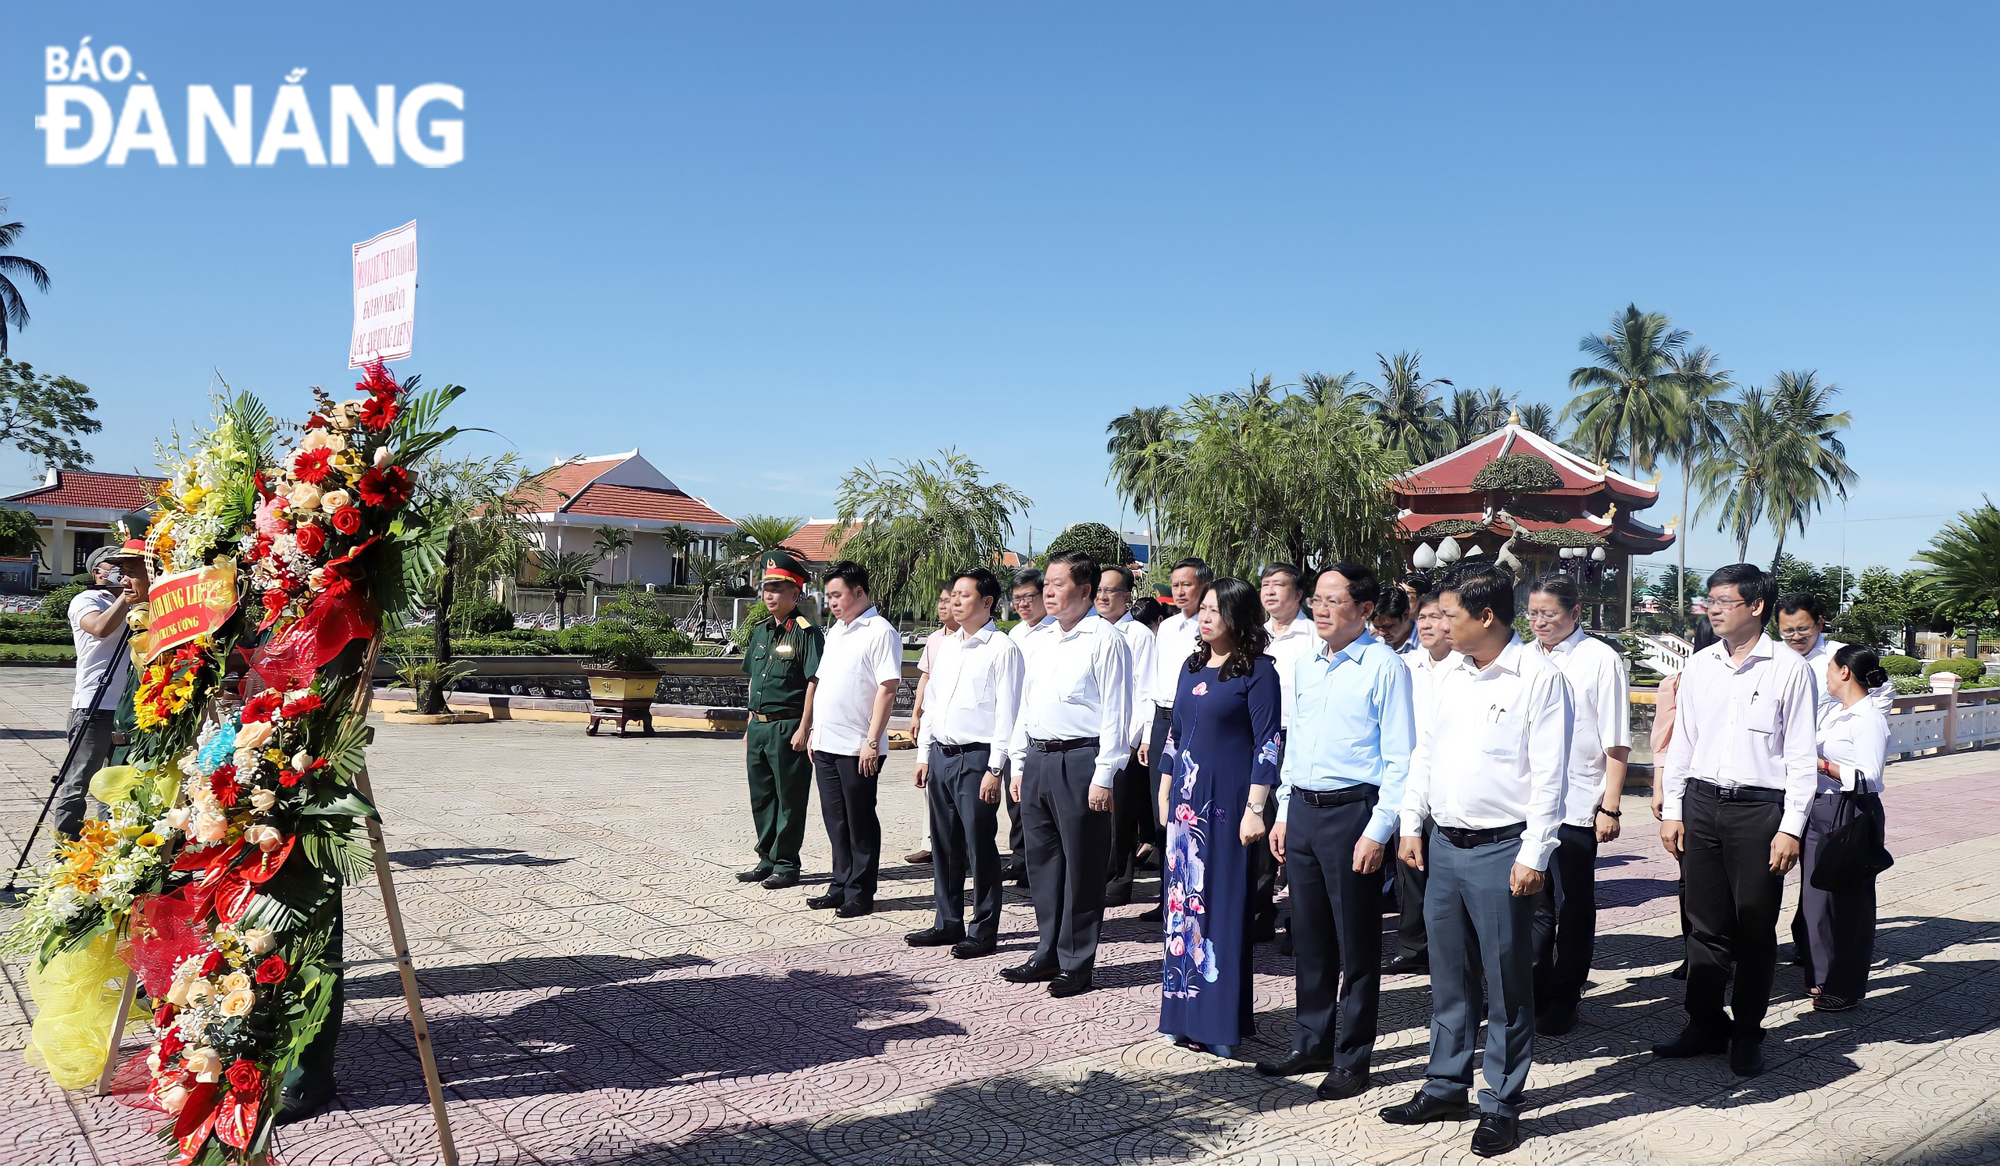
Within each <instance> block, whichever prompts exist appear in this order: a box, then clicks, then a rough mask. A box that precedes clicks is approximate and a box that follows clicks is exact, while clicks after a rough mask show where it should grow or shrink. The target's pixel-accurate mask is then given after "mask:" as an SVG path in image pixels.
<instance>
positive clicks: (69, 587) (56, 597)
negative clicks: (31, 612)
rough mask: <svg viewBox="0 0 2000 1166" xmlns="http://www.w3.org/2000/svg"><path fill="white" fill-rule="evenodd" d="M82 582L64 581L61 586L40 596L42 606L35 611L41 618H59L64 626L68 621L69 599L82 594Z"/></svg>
mask: <svg viewBox="0 0 2000 1166" xmlns="http://www.w3.org/2000/svg"><path fill="white" fill-rule="evenodd" d="M83 590H84V588H83V584H81V583H65V584H63V585H62V586H61V587H58V588H56V589H55V590H53V591H51V592H49V593H48V594H47V595H44V596H42V606H41V608H40V610H39V611H38V612H37V613H36V614H38V615H40V616H41V617H42V618H43V619H59V620H61V621H63V624H64V625H65V626H67V625H68V623H69V601H70V600H72V599H75V598H76V597H77V596H79V595H81V594H83Z"/></svg>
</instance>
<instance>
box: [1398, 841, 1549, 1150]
mask: <svg viewBox="0 0 2000 1166" xmlns="http://www.w3.org/2000/svg"><path fill="white" fill-rule="evenodd" d="M1520 853H1521V840H1520V839H1519V838H1509V839H1506V840H1504V841H1500V842H1489V843H1487V844H1486V845H1484V846H1475V847H1472V848H1471V849H1463V848H1461V847H1458V846H1456V845H1453V844H1452V843H1451V842H1450V841H1448V840H1446V838H1445V837H1444V835H1442V834H1437V835H1435V836H1434V837H1433V838H1432V839H1431V851H1430V868H1431V869H1430V879H1429V881H1428V884H1427V885H1426V886H1425V888H1424V925H1425V929H1426V930H1427V931H1428V932H1429V933H1430V947H1431V1060H1430V1066H1429V1067H1428V1068H1427V1069H1425V1071H1424V1074H1425V1076H1426V1077H1427V1078H1428V1080H1426V1081H1425V1082H1424V1092H1426V1093H1430V1094H1433V1095H1434V1096H1438V1097H1448V1098H1457V1097H1463V1096H1465V1094H1466V1092H1467V1091H1468V1090H1470V1089H1471V1088H1472V1048H1473V1042H1474V1041H1475V1040H1476V1039H1478V1036H1479V1013H1478V1011H1477V1009H1478V1008H1479V1001H1480V996H1481V992H1480V979H1481V976H1482V974H1483V975H1484V977H1485V993H1484V995H1485V1000H1486V1063H1485V1067H1486V1088H1484V1089H1482V1090H1480V1091H1479V1108H1480V1110H1481V1111H1482V1112H1484V1113H1496V1114H1499V1115H1500V1116H1502V1117H1518V1116H1520V1113H1521V1096H1522V1094H1523V1093H1524V1092H1525V1091H1526V1089H1527V1086H1528V1066H1529V1064H1530V1063H1531V1062H1532V1061H1533V1060H1534V1056H1535V900H1534V897H1533V896H1525V895H1523V896H1517V895H1515V894H1514V893H1513V892H1512V891H1511V890H1510V889H1509V888H1508V881H1507V880H1508V877H1509V875H1510V874H1511V873H1512V871H1513V869H1514V860H1515V858H1516V857H1517V856H1519V854H1520Z"/></svg>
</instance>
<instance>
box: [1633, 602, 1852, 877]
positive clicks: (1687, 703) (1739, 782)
mask: <svg viewBox="0 0 2000 1166" xmlns="http://www.w3.org/2000/svg"><path fill="white" fill-rule="evenodd" d="M1817 705H1818V693H1817V690H1816V689H1815V688H1814V686H1813V678H1812V668H1811V666H1810V665H1808V664H1807V663H1806V661H1805V657H1803V656H1801V655H1799V654H1798V653H1797V652H1794V651H1792V650H1791V649H1790V648H1787V647H1784V646H1783V645H1781V644H1779V643H1778V641H1776V640H1774V639H1772V638H1771V637H1770V636H1767V635H1762V634H1759V635H1758V637H1757V642H1756V643H1755V644H1752V645H1751V646H1750V654H1749V655H1748V656H1746V657H1744V660H1743V663H1742V664H1741V665H1738V664H1736V663H1735V662H1733V661H1732V660H1730V658H1729V645H1728V644H1727V643H1725V642H1723V641H1721V640H1717V641H1716V642H1715V643H1713V644H1710V645H1709V646H1708V647H1706V648H1703V649H1702V650H1701V651H1699V652H1696V653H1695V654H1694V655H1692V656H1690V657H1688V662H1687V665H1686V666H1685V667H1683V668H1682V669H1681V680H1680V683H1679V684H1678V685H1676V686H1675V688H1674V738H1673V740H1672V742H1670V743H1669V744H1668V745H1667V763H1666V769H1665V775H1664V779H1663V782H1662V788H1663V789H1664V790H1665V796H1664V805H1663V806H1662V808H1661V811H1660V812H1661V815H1662V816H1663V817H1664V818H1665V819H1666V820H1667V821H1669V822H1678V821H1680V820H1681V802H1682V800H1683V799H1684V798H1685V797H1686V796H1687V783H1688V782H1689V781H1691V780H1700V781H1707V782H1713V783H1714V784H1716V785H1719V786H1722V787H1724V788H1725V789H1727V788H1734V787H1738V786H1757V787H1760V788H1763V789H1775V790H1782V791H1784V795H1785V816H1784V818H1783V819H1782V820H1781V821H1780V822H1779V824H1778V829H1779V830H1781V831H1783V832H1784V833H1786V834H1790V835H1791V836H1792V837H1794V838H1801V837H1804V835H1805V829H1806V811H1807V810H1809V809H1810V808H1811V807H1812V799H1813V791H1814V789H1815V788H1816V787H1817V786H1818V784H1819V758H1818V756H1817V754H1816V752H1815V749H1814V741H1813V728H1814V726H1813V720H1814V714H1815V711H1816V709H1817Z"/></svg>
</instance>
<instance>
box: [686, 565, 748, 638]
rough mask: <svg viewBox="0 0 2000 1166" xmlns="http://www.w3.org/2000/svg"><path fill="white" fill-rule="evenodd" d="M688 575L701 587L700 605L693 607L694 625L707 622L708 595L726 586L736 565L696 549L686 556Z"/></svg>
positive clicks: (699, 625)
mask: <svg viewBox="0 0 2000 1166" xmlns="http://www.w3.org/2000/svg"><path fill="white" fill-rule="evenodd" d="M687 565H688V575H689V577H690V578H692V579H693V580H694V582H695V586H697V587H699V588H701V606H700V607H697V608H695V621H696V622H695V626H696V627H697V628H700V627H704V626H706V625H707V623H708V597H709V596H710V595H711V594H713V593H714V591H715V589H716V588H717V587H726V586H728V584H729V580H730V577H731V576H732V575H733V574H734V573H735V571H736V567H735V565H734V564H732V563H731V562H730V561H729V560H727V559H722V558H717V557H716V556H714V555H708V554H703V553H701V552H700V551H696V552H694V553H692V554H690V555H689V556H688V557H687Z"/></svg>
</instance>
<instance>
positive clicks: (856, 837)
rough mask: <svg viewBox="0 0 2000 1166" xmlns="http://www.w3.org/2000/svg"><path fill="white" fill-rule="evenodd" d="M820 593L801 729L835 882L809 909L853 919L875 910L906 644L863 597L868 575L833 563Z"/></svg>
mask: <svg viewBox="0 0 2000 1166" xmlns="http://www.w3.org/2000/svg"><path fill="white" fill-rule="evenodd" d="M825 587H826V606H827V610H828V611H829V612H830V613H831V614H832V615H833V620H834V622H833V624H832V625H831V626H830V627H828V628H827V630H826V650H825V651H824V653H823V654H822V655H821V656H820V661H819V671H818V672H817V673H816V674H815V675H814V676H813V679H812V682H811V683H810V684H809V685H808V686H807V688H806V711H805V721H806V723H807V725H809V726H810V735H809V737H808V741H809V743H810V744H811V746H812V751H813V774H814V776H815V777H816V778H817V780H818V784H819V810H820V816H821V817H822V818H824V819H826V836H827V841H828V842H829V843H831V844H832V846H833V881H832V882H831V883H830V884H828V886H827V889H826V893H825V894H821V895H814V896H813V897H812V898H810V899H807V900H806V906H808V907H811V908H813V909H814V910H821V911H834V912H836V913H837V914H839V916H840V917H841V918H842V919H852V918H855V917H856V916H860V915H868V914H872V913H873V912H874V910H875V888H876V883H877V880H878V879H879V878H880V876H881V871H882V819H881V818H880V817H878V816H877V815H876V812H875V796H876V782H877V780H878V779H879V778H880V777H881V773H882V757H883V755H884V754H886V753H887V752H888V751H889V709H890V708H891V707H892V706H893V705H894V704H895V701H896V690H897V688H899V687H900V686H901V685H902V682H903V638H902V636H900V635H898V634H897V633H896V626H895V625H894V624H892V623H890V622H889V621H888V620H886V619H883V618H882V616H881V614H880V613H879V612H877V611H876V610H875V601H874V600H872V599H870V598H869V597H868V568H866V567H864V566H862V565H861V564H859V563H854V562H848V561H846V560H842V561H841V562H838V563H835V564H834V565H833V566H831V567H828V568H827V569H826V580H825Z"/></svg>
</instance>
